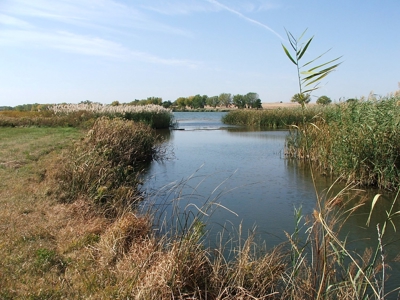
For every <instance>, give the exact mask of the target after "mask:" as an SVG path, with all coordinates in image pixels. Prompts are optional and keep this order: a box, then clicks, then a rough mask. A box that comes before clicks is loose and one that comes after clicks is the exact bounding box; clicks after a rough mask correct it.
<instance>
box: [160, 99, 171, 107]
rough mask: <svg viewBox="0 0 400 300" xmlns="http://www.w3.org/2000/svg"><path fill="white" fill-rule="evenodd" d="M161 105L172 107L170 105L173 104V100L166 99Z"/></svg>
mask: <svg viewBox="0 0 400 300" xmlns="http://www.w3.org/2000/svg"><path fill="white" fill-rule="evenodd" d="M161 105H162V106H163V107H164V108H170V107H171V106H172V102H171V100H168V101H164V102H163V103H162V104H161Z"/></svg>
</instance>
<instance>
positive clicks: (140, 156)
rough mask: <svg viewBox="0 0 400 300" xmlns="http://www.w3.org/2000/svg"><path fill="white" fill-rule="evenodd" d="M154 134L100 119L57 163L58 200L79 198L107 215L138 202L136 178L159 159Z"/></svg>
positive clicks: (124, 122) (138, 126)
mask: <svg viewBox="0 0 400 300" xmlns="http://www.w3.org/2000/svg"><path fill="white" fill-rule="evenodd" d="M157 145H158V141H157V137H156V135H155V133H154V132H153V131H152V129H151V128H150V127H148V126H147V125H145V124H143V123H135V122H133V121H127V120H123V119H118V118H115V119H109V118H107V117H101V118H99V119H97V120H96V122H95V124H94V126H93V127H92V129H91V130H90V131H89V132H88V134H87V135H86V137H85V138H84V139H83V140H82V141H80V142H78V143H77V144H76V145H75V147H74V150H73V151H70V152H69V153H68V154H66V157H68V159H67V160H62V161H60V168H59V172H58V174H57V179H58V182H59V185H58V197H59V199H60V200H62V201H64V202H73V201H74V200H76V199H78V198H80V197H83V198H86V199H88V200H89V201H90V202H91V203H93V204H94V207H96V208H98V209H99V210H101V211H103V212H104V213H105V214H107V215H110V216H116V215H118V214H119V213H121V212H122V211H124V210H125V209H126V207H129V206H130V205H133V204H134V203H136V202H138V201H140V199H141V197H140V192H139V191H138V185H139V184H140V180H139V175H140V172H141V171H142V168H143V167H144V165H145V164H146V163H148V162H150V161H151V160H153V159H157V158H159V157H160V156H159V154H160V152H159V151H158V150H159V149H161V147H158V146H157Z"/></svg>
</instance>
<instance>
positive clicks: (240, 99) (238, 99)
mask: <svg viewBox="0 0 400 300" xmlns="http://www.w3.org/2000/svg"><path fill="white" fill-rule="evenodd" d="M233 104H234V105H236V106H237V108H245V107H246V97H245V96H244V95H240V94H237V95H235V96H233Z"/></svg>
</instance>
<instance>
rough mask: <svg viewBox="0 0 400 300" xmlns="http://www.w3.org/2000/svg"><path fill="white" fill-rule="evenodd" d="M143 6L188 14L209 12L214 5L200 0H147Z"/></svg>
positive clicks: (167, 13)
mask: <svg viewBox="0 0 400 300" xmlns="http://www.w3.org/2000/svg"><path fill="white" fill-rule="evenodd" d="M141 7H142V8H144V9H147V10H151V11H154V12H157V13H159V14H164V15H187V14H190V13H194V12H195V13H198V12H207V11H210V10H213V7H214V6H213V5H209V4H207V3H206V2H199V1H198V0H185V1H181V0H178V1H168V2H167V1H165V0H158V1H151V2H149V1H147V2H146V4H144V5H141Z"/></svg>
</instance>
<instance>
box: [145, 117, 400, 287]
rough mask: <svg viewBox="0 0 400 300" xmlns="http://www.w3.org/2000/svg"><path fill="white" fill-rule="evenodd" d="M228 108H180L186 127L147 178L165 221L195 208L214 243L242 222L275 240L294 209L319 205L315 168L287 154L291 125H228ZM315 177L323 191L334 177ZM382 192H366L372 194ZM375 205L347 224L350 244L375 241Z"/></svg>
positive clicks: (171, 137) (391, 250)
mask: <svg viewBox="0 0 400 300" xmlns="http://www.w3.org/2000/svg"><path fill="white" fill-rule="evenodd" d="M223 114H224V113H215V112H214V113H189V112H188V113H175V117H176V119H177V121H178V123H179V129H182V130H172V131H168V132H166V133H164V134H165V137H166V140H167V141H166V143H167V145H168V148H169V152H168V153H169V156H170V158H169V159H168V160H165V161H163V162H154V163H152V164H151V166H150V167H149V170H148V173H147V175H146V176H147V177H146V181H145V182H146V183H145V185H144V189H145V190H146V191H147V192H148V193H149V195H151V197H150V199H151V200H150V201H151V202H152V204H153V205H155V206H156V207H157V208H158V209H159V214H158V217H159V219H160V222H164V221H165V223H166V224H172V223H174V222H172V223H168V222H169V221H168V220H169V218H170V216H171V215H175V216H176V215H178V214H180V215H181V214H183V215H184V216H185V214H184V212H186V216H187V215H188V212H191V213H192V214H201V215H203V216H204V219H203V220H204V222H206V224H207V230H208V231H209V232H210V233H209V243H210V244H213V243H216V236H217V235H218V232H221V230H224V231H225V232H226V234H227V236H229V233H232V232H235V231H237V229H238V228H239V225H240V224H241V227H242V231H243V233H244V235H246V233H247V232H248V231H249V230H252V229H254V228H256V232H257V233H258V234H259V236H260V238H261V239H263V240H265V242H266V244H267V246H269V247H272V246H274V245H277V244H279V243H281V242H283V241H286V240H287V239H286V237H285V233H284V232H285V231H286V232H288V233H292V232H293V231H294V223H295V218H294V208H300V207H302V212H303V214H310V213H312V211H313V209H314V208H315V205H316V196H315V191H314V187H313V183H312V181H311V177H310V174H309V172H308V170H307V169H304V168H301V167H298V166H297V165H296V163H295V162H293V161H289V160H287V159H285V158H284V155H283V148H284V144H285V137H286V135H287V132H286V131H254V130H249V129H244V128H239V127H233V126H226V125H224V124H222V123H221V121H220V120H221V117H222V115H223ZM316 183H317V189H318V191H323V190H324V189H326V188H327V187H329V186H330V185H331V183H332V182H331V180H330V179H328V178H325V177H322V176H321V177H318V178H317V181H316ZM339 188H340V186H339V185H338V189H339ZM377 192H378V191H368V192H365V193H363V194H364V195H366V196H367V197H369V198H370V199H372V198H373V196H374V195H375V194H376V193H377ZM393 197H394V195H391V194H388V195H385V198H382V203H386V206H387V205H388V203H390V201H391V199H393ZM214 202H215V203H216V204H213V203H214ZM222 206H223V207H222ZM369 208H370V204H368V205H366V206H365V207H364V208H363V209H360V210H359V211H358V213H357V214H356V215H355V216H354V217H352V218H351V219H350V220H349V221H348V222H347V223H346V226H345V227H344V229H343V234H344V235H348V240H349V241H355V242H353V243H352V244H350V245H351V247H353V248H354V249H358V250H360V249H364V248H365V247H368V246H371V245H372V246H376V236H377V234H376V227H375V225H374V224H373V225H371V226H370V228H369V229H368V228H366V226H365V222H366V219H367V216H368V212H369ZM397 209H400V208H399V207H398V206H397ZM200 210H201V211H203V212H204V213H205V214H202V213H201V212H200ZM206 214H207V215H206ZM376 215H377V217H374V219H373V223H375V224H376V222H382V221H383V217H384V209H383V208H382V209H381V211H380V214H376ZM396 223H397V224H398V225H400V224H399V222H398V221H396ZM174 224H176V223H174ZM166 226H168V225H166ZM399 228H400V227H399ZM388 230H389V232H388V234H387V236H390V237H391V238H394V239H396V238H398V234H397V233H395V232H394V231H393V230H392V229H391V227H389V228H388ZM399 249H400V243H399V241H396V242H394V243H392V244H391V245H390V246H388V247H387V249H386V250H387V253H388V255H389V256H390V257H392V258H393V257H395V256H396V255H397V252H398V250H399ZM399 270H400V269H399V267H398V265H397V264H394V265H393V270H392V272H394V273H396V276H395V277H394V279H395V280H397V279H399V283H393V279H392V282H391V285H393V284H395V285H397V286H399V285H400V277H399V276H398V275H399V274H400V271H399ZM396 278H397V279H396Z"/></svg>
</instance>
